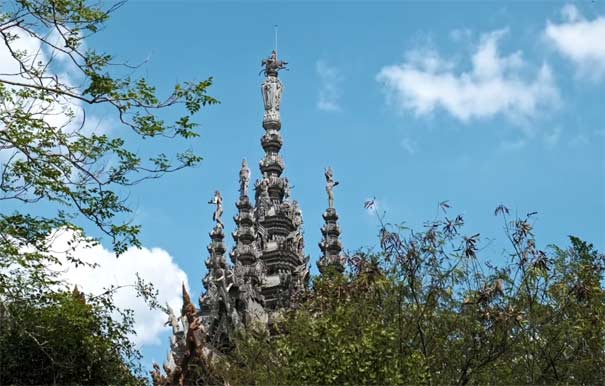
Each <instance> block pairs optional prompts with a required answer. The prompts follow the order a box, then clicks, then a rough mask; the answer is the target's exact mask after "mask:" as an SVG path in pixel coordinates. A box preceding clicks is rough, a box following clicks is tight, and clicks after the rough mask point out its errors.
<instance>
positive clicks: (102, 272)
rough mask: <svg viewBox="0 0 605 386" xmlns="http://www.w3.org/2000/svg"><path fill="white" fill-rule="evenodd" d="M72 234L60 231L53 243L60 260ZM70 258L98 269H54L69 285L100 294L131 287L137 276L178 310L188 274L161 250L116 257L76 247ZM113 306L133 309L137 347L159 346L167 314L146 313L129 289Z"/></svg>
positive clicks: (96, 249)
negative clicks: (95, 266) (107, 289)
mask: <svg viewBox="0 0 605 386" xmlns="http://www.w3.org/2000/svg"><path fill="white" fill-rule="evenodd" d="M72 236H73V234H72V233H71V232H67V231H63V232H61V233H60V234H59V236H58V237H57V238H56V239H55V240H53V244H52V245H53V250H55V251H57V252H56V254H57V255H58V256H59V257H60V256H61V252H60V251H66V250H68V245H67V243H68V241H69V240H70V239H71V238H72ZM72 255H74V256H76V257H78V258H79V259H81V260H82V261H84V262H87V263H91V264H98V267H97V268H91V267H87V266H79V267H77V268H76V267H74V266H73V265H72V264H69V263H65V264H63V265H62V266H61V267H59V266H55V267H54V269H56V270H59V271H61V275H62V278H63V279H65V281H66V282H68V283H70V285H71V286H73V285H78V288H79V289H80V290H82V291H83V292H85V293H88V294H93V295H95V294H100V293H102V292H103V290H104V289H105V288H108V287H109V286H111V285H116V286H121V285H131V284H134V283H135V282H136V274H137V273H138V274H139V276H140V277H141V278H142V279H143V280H145V281H146V282H150V283H152V284H153V285H154V287H155V288H156V289H157V290H158V291H159V300H160V301H161V302H162V303H166V302H168V304H170V306H171V307H172V308H173V309H175V310H178V309H180V308H181V305H182V302H181V284H182V283H183V282H184V283H185V285H186V286H188V280H187V274H186V273H185V272H184V271H183V270H182V269H181V268H180V267H179V266H178V265H177V264H176V262H175V261H174V259H173V258H172V256H170V254H169V253H168V252H166V251H165V250H163V249H161V248H151V249H149V248H141V249H136V248H131V249H129V250H128V251H126V252H125V253H124V254H123V255H121V256H120V257H119V258H116V257H115V255H114V254H113V253H112V252H111V251H108V250H106V249H105V248H103V247H102V246H101V245H95V246H87V245H86V244H85V243H81V244H79V245H78V246H77V247H76V249H75V251H74V252H72ZM114 300H115V304H116V305H117V306H118V307H120V308H122V309H132V310H133V311H134V318H135V325H134V328H135V331H136V336H134V337H133V339H134V341H135V343H136V344H137V345H155V344H160V343H161V340H160V334H161V333H162V332H163V331H166V330H165V327H164V322H165V321H166V319H167V318H166V315H165V314H164V313H162V312H161V311H159V310H149V308H148V307H147V305H146V304H145V302H144V301H143V299H141V298H138V297H136V293H135V291H134V289H133V288H132V287H126V288H122V289H120V290H119V291H117V292H116V294H115V296H114Z"/></svg>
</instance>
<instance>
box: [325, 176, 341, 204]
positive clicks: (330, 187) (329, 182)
mask: <svg viewBox="0 0 605 386" xmlns="http://www.w3.org/2000/svg"><path fill="white" fill-rule="evenodd" d="M325 176H326V192H327V193H328V208H334V187H335V186H336V185H338V181H334V173H333V172H332V168H331V167H329V166H328V168H327V169H326V172H325Z"/></svg>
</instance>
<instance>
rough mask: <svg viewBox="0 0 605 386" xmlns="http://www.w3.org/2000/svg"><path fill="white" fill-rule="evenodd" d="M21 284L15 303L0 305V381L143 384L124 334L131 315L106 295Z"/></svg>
mask: <svg viewBox="0 0 605 386" xmlns="http://www.w3.org/2000/svg"><path fill="white" fill-rule="evenodd" d="M20 284H22V287H21V288H22V290H21V291H20V292H21V294H20V296H19V302H15V301H10V302H3V303H2V304H0V325H1V326H2V328H0V384H2V385H132V386H135V385H145V384H146V381H145V379H144V378H143V377H142V374H141V372H140V369H139V368H138V359H139V354H138V352H137V351H136V349H135V347H133V345H132V343H131V342H130V340H129V339H128V337H127V334H128V333H131V332H132V322H133V320H132V315H131V313H129V312H123V311H122V312H121V311H120V310H117V309H116V308H115V307H114V306H113V303H112V300H111V297H110V295H109V294H104V295H102V296H99V297H96V298H91V297H89V298H88V299H85V298H84V295H83V294H80V293H79V292H77V291H74V292H73V293H72V292H63V291H62V292H53V293H41V292H40V290H39V289H37V288H36V287H30V286H29V285H28V284H32V283H26V282H22V283H20ZM24 289H26V290H27V292H26V291H24ZM113 312H121V318H116V316H115V315H113V316H112V313H113Z"/></svg>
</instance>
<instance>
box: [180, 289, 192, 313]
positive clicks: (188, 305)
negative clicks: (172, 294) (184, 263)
mask: <svg viewBox="0 0 605 386" xmlns="http://www.w3.org/2000/svg"><path fill="white" fill-rule="evenodd" d="M188 312H195V306H194V305H193V303H192V302H191V296H189V291H187V287H186V286H185V282H184V281H183V308H182V309H181V315H186V314H187V313H188Z"/></svg>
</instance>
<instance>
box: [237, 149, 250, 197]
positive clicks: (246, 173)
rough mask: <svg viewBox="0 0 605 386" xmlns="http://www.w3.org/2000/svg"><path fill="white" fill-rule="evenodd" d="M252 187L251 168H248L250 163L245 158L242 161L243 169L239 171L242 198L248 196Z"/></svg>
mask: <svg viewBox="0 0 605 386" xmlns="http://www.w3.org/2000/svg"><path fill="white" fill-rule="evenodd" d="M249 185H250V168H248V162H247V161H246V159H245V158H244V160H243V161H242V168H241V169H240V171H239V194H240V197H244V196H247V195H248V186H249Z"/></svg>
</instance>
